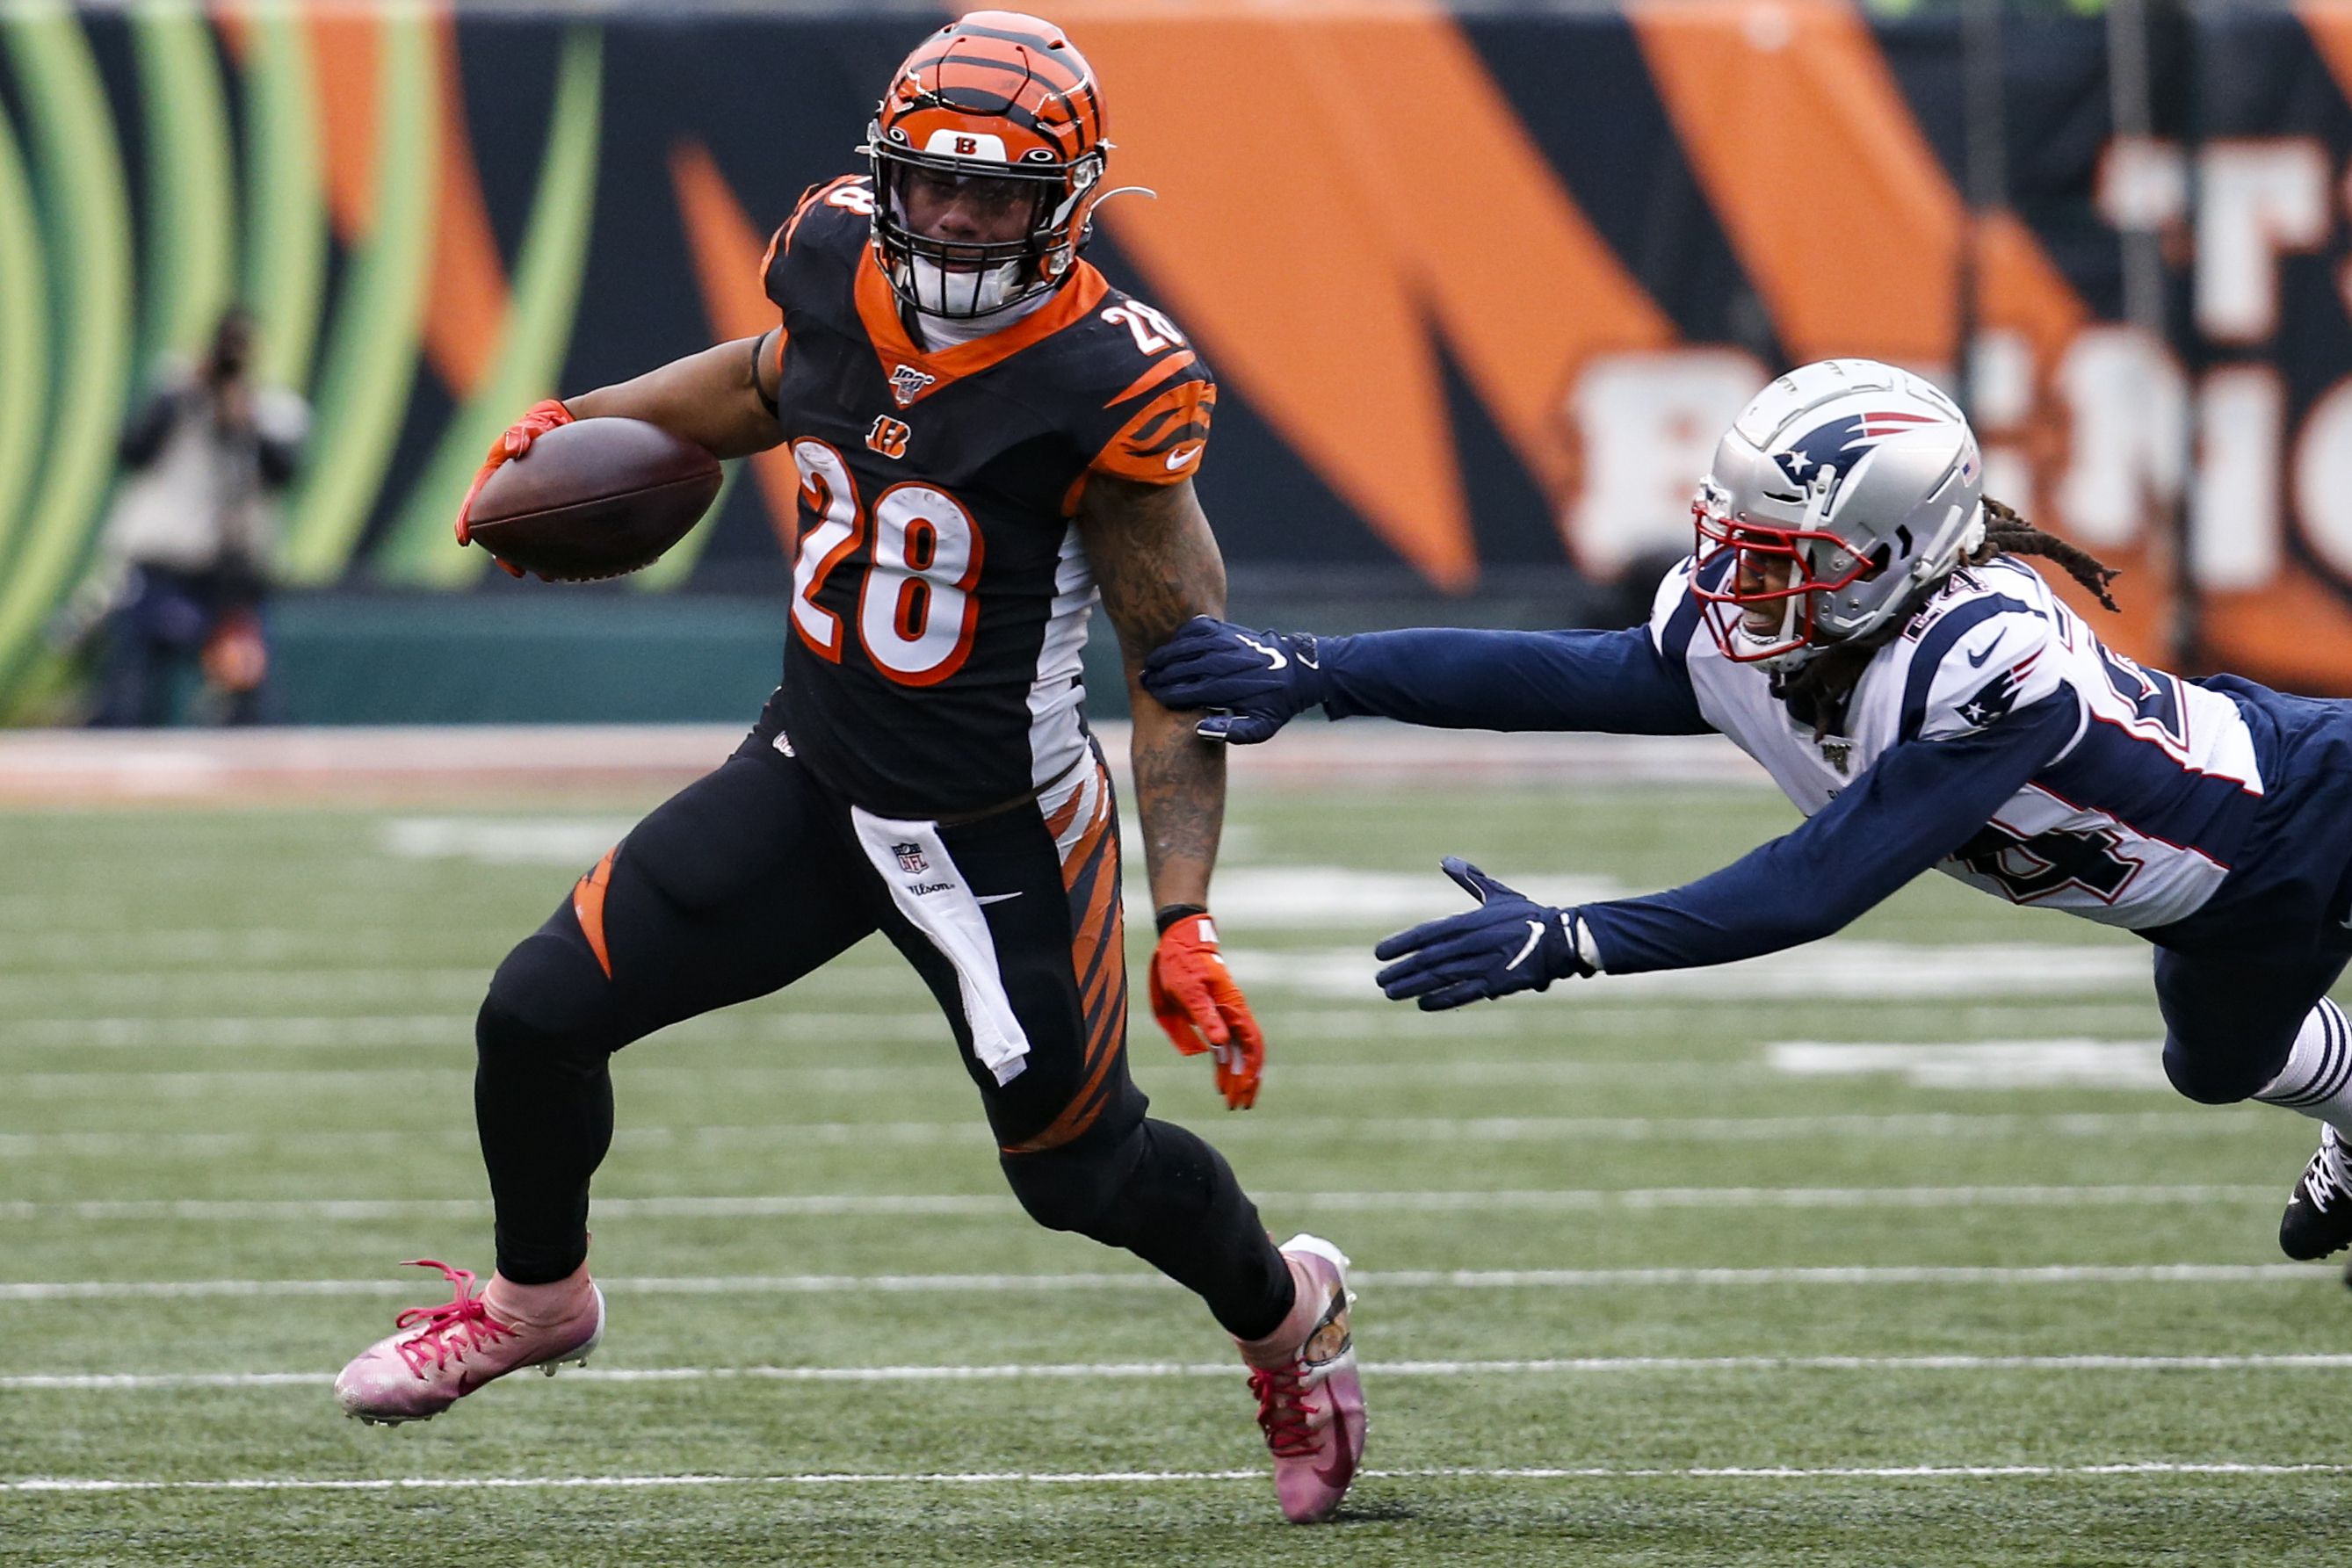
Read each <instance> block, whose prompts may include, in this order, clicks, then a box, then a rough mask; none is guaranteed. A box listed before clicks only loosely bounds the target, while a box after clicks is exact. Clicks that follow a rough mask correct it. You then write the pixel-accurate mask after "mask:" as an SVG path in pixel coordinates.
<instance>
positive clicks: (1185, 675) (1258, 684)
mask: <svg viewBox="0 0 2352 1568" xmlns="http://www.w3.org/2000/svg"><path fill="white" fill-rule="evenodd" d="M1143 689H1144V690H1145V691H1147V692H1149V693H1150V694H1151V696H1152V700H1154V701H1155V702H1157V703H1159V704H1160V706H1162V707H1165V708H1170V709H1172V710H1173V711H1175V712H1178V713H1187V712H1192V711H1195V710H1198V709H1202V708H1215V709H1220V710H1222V711H1220V712H1216V713H1213V714H1211V715H1210V716H1208V717H1206V718H1204V719H1202V720H1201V722H1200V723H1199V724H1197V725H1195V726H1193V731H1192V732H1193V733H1194V734H1195V735H1198V736H1199V737H1201V738H1202V739H1203V740H1223V741H1230V742H1232V743H1233V744H1234V745H1235V746H1255V745H1256V744H1258V743H1259V742H1260V741H1264V740H1271V739H1273V738H1274V734H1275V731H1276V730H1278V729H1280V728H1281V727H1283V726H1284V725H1285V724H1286V723H1288V722H1289V720H1290V718H1291V716H1293V715H1294V714H1297V713H1301V712H1303V711H1305V710H1306V709H1307V708H1310V707H1313V706H1315V705H1316V704H1317V703H1319V702H1321V701H1322V700H1323V698H1324V696H1325V695H1326V693H1327V689H1328V688H1327V686H1326V685H1325V682H1324V679H1323V669H1322V664H1321V663H1320V660H1319V656H1318V652H1317V649H1316V646H1315V639H1314V638H1313V637H1311V636H1309V635H1307V633H1306V632H1253V631H1250V630H1249V629H1247V628H1246V627H1242V626H1236V625H1234V623H1233V622H1230V621H1219V620H1217V619H1215V618H1214V617H1213V616H1208V615H1195V616H1193V617H1192V619H1191V620H1190V621H1187V622H1184V624H1183V625H1181V626H1180V627H1178V628H1177V629H1176V634H1175V635H1174V636H1172V637H1171V638H1169V639H1168V641H1167V642H1165V643H1161V644H1160V646H1159V647H1157V648H1155V649H1153V650H1152V651H1151V653H1150V657H1148V658H1146V659H1145V660H1144V661H1143Z"/></svg>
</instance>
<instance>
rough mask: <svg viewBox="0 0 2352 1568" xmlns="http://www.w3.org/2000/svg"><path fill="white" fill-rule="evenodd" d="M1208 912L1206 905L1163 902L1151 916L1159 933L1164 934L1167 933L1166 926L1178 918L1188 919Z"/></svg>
mask: <svg viewBox="0 0 2352 1568" xmlns="http://www.w3.org/2000/svg"><path fill="white" fill-rule="evenodd" d="M1208 913H1209V911H1208V908H1207V906H1205V905H1203V904H1161V905H1160V912H1159V913H1158V914H1157V915H1153V916H1152V917H1151V918H1152V923H1153V924H1154V925H1156V926H1157V927H1158V928H1159V935H1160V936H1167V935H1168V928H1169V927H1170V926H1171V925H1175V924H1176V923H1177V922H1178V921H1179V920H1190V919H1192V916H1194V915H1206V914H1208Z"/></svg>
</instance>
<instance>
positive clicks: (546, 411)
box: [457, 398, 572, 577]
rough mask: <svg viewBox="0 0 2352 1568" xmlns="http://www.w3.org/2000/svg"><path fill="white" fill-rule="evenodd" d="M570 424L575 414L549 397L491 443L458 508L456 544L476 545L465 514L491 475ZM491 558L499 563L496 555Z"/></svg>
mask: <svg viewBox="0 0 2352 1568" xmlns="http://www.w3.org/2000/svg"><path fill="white" fill-rule="evenodd" d="M570 423H572V411H571V410H570V409H568V408H566V407H564V406H563V404H562V402H559V401H557V400H556V399H554V398H547V399H545V400H543V401H541V402H535V403H533V404H531V406H530V413H526V414H524V415H523V416H522V418H520V420H518V421H516V422H515V423H512V424H509V425H508V426H507V428H506V430H505V432H504V434H500V435H499V438H498V439H497V440H496V441H493V442H491V443H490V455H489V456H488V457H487V458H485V459H483V461H482V465H481V467H479V468H478V469H476V470H475V472H474V483H473V485H472V486H471V487H470V488H468V489H467V492H466V498H465V499H464V500H463V501H461V502H459V503H458V506H457V542H458V543H459V544H461V545H469V544H472V543H473V542H474V530H473V528H471V527H470V526H468V525H467V521H466V515H467V513H469V512H471V511H472V510H473V509H474V497H477V496H478V495H480V494H481V493H482V486H484V485H486V484H488V483H489V478H490V476H491V475H493V474H495V473H497V472H498V470H499V465H500V464H503V463H511V462H513V461H514V460H515V459H516V458H518V457H520V456H521V455H523V454H524V453H526V452H528V451H530V444H531V443H532V442H534V441H537V440H538V439H539V438H540V437H541V436H542V435H545V434H547V433H548V432H549V431H551V430H553V429H554V428H555V427H556V426H557V425H559V424H570ZM490 559H492V560H498V558H497V557H496V556H492V557H491V558H490ZM499 568H500V569H501V570H504V571H505V572H506V574H507V575H508V576H509V577H520V576H521V575H522V568H520V567H519V566H516V565H513V564H512V563H510V562H508V561H503V560H500V561H499Z"/></svg>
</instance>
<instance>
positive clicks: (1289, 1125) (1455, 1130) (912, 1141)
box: [0, 1109, 2278, 1160]
mask: <svg viewBox="0 0 2352 1568" xmlns="http://www.w3.org/2000/svg"><path fill="white" fill-rule="evenodd" d="M2277 1122H2278V1114H2277V1113H2276V1112H2275V1111H2269V1110H2262V1111H2245V1110H2235V1109H2231V1110H2223V1109H2211V1110H2205V1111H2085V1112H2076V1113H2042V1114H2037V1113H2010V1112H1918V1113H1885V1114H1853V1115H1822V1116H1292V1117H1286V1118H1283V1119H1280V1120H1268V1121H1263V1122H1245V1121H1234V1122H1232V1123H1229V1124H1225V1125H1223V1126H1220V1127H1219V1128H1218V1129H1217V1141H1218V1142H1219V1143H1220V1144H1255V1143H1267V1142H1275V1141H1280V1142H1284V1143H1295V1142H1297V1141H1299V1140H1301V1139H1307V1138H1342V1139H1349V1140H1378V1141H1381V1142H1383V1143H1388V1144H1456V1143H1463V1144H1576V1143H1610V1144H1646V1143H1699V1144H1759V1143H1777V1142H1781V1141H1784V1140H1810V1139H1815V1138H1843V1139H1864V1138H1895V1139H1901V1140H1904V1141H1906V1142H1908V1141H1911V1140H1914V1139H1953V1140H1974V1139H1991V1140H1998V1139H2005V1138H2026V1137H2032V1138H2112V1137H2132V1138H2146V1137H2189V1138H2196V1137H2213V1136H2227V1135H2231V1134H2236V1133H2242V1132H2244V1131H2246V1130H2247V1129H2249V1128H2252V1127H2262V1126H2270V1125H2273V1124H2277ZM987 1138H988V1129H987V1128H986V1126H985V1125H983V1124H982V1123H981V1122H980V1121H979V1119H978V1118H976V1117H975V1118H969V1119H966V1120H962V1121H955V1122H775V1123H770V1124H766V1125H761V1126H718V1127H696V1126H685V1127H667V1126H655V1127H625V1128H622V1129H621V1130H620V1131H618V1132H617V1133H616V1134H614V1140H613V1141H614V1147H615V1148H621V1149H635V1150H667V1151H678V1150H688V1149H696V1148H704V1149H741V1148H758V1149H790V1148H793V1147H795V1146H801V1145H806V1146H809V1147H815V1148H845V1147H855V1146H861V1145H869V1144H887V1145H913V1146H915V1147H919V1148H931V1147H937V1146H939V1145H952V1144H955V1143H957V1142H959V1141H961V1142H968V1143H973V1144H975V1145H977V1144H979V1143H982V1142H984V1141H986V1140H987ZM476 1146H477V1145H476V1137H475V1134H474V1132H473V1130H472V1129H471V1128H442V1129H438V1130H436V1131H424V1132H410V1131H397V1130H391V1129H385V1128H368V1129H363V1130H359V1131H351V1132H330V1131H320V1132H308V1133H259V1132H233V1133H195V1132H184V1131H174V1132H136V1133H0V1160H10V1159H19V1160H29V1159H38V1160H50V1159H60V1158H64V1159H77V1158H79V1159H112V1158H120V1157H121V1156H123V1155H145V1156H149V1157H151V1158H152V1157H154V1156H157V1155H173V1154H189V1155H226V1154H237V1153H257V1152H264V1151H267V1152H268V1153H272V1154H278V1155H291V1154H305V1153H307V1154H323V1155H351V1154H357V1153H361V1152H363V1151H364V1152H371V1153H377V1152H388V1153H407V1152H412V1151H416V1150H423V1149H449V1150H453V1151H454V1150H470V1149H472V1148H474V1147H476Z"/></svg>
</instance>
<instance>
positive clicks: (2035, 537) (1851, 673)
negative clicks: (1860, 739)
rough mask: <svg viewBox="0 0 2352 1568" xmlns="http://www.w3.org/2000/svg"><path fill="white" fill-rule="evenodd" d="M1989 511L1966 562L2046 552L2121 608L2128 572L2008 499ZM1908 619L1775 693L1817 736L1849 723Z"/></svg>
mask: <svg viewBox="0 0 2352 1568" xmlns="http://www.w3.org/2000/svg"><path fill="white" fill-rule="evenodd" d="M1984 509H1985V537H1984V543H1982V544H1980V545H1979V546H1978V547H1977V548H1976V549H1973V550H1971V551H1970V552H1969V556H1968V559H1966V560H1965V561H1964V562H1963V563H1962V564H1964V565H1968V566H1982V565H1984V564H1985V563H1986V562H1988V561H1990V560H1991V559H1992V558H1993V557H1995V556H1997V555H2002V554H2008V555H2038V556H2042V557H2045V558H2047V559H2051V560H2054V561H2056V562H2057V563H2058V564H2059V565H2060V566H2063V567H2064V568H2065V569H2066V572H2067V575H2068V576H2070V577H2072V578H2073V579H2074V580H2075V581H2076V582H2079V583H2081V584H2082V585H2083V586H2084V588H2085V589H2087V590H2089V591H2091V593H2092V594H2094V595H2095V596H2096V598H2097V599H2098V601H2099V602H2100V603H2101V604H2104V605H2105V606H2106V607H2107V608H2108V609H2109V610H2119V609H2120V606H2118V605H2117V604H2116V601H2115V598H2114V596H2113V595H2112V594H2110V593H2108V591H2107V584H2109V583H2110V582H2113V581H2114V580H2116V578H2118V577H2120V576H2122V575H2123V574H2122V573H2121V572H2119V571H2117V570H2116V569H2115V568H2114V567H2111V566H2109V565H2107V564H2106V563H2105V561H2102V560H2101V559H2099V558H2098V557H2096V556H2095V555H2093V554H2092V553H2091V552H2090V551H2088V550H2086V549H2081V548H2079V547H2077V546H2074V545H2070V544H2068V543H2067V542H2066V541H2065V540H2064V539H2062V538H2059V537H2058V536H2057V535H2055V534H2047V533H2043V532H2042V530H2041V529H2040V528H2035V527H2034V526H2033V525H2032V523H2029V522H2027V521H2026V520H2025V519H2024V518H2023V517H2019V516H2018V515H2017V509H2016V508H2015V507H2011V506H2009V505H2008V504H2007V503H2005V502H2001V501H1996V500H1994V499H1993V498H1992V497H1990V496H1987V497H1985V498H1984ZM1907 619H1908V617H1907V615H1895V616H1892V617H1890V618H1889V619H1888V620H1887V621H1886V622H1885V624H1883V625H1880V626H1878V627H1876V628H1874V629H1873V630H1872V631H1870V632H1864V634H1863V635H1861V636H1859V637H1854V638H1850V639H1848V640H1847V641H1845V642H1843V643H1833V644H1832V645H1831V646H1829V647H1827V648H1824V649H1823V650H1822V652H1821V653H1818V654H1817V655H1815V656H1814V657H1813V658H1811V659H1809V660H1807V661H1806V662H1805V663H1804V664H1801V665H1800V666H1798V667H1797V668H1796V669H1795V670H1793V671H1791V672H1790V673H1789V674H1786V675H1781V676H1776V677H1775V678H1774V680H1773V683H1772V691H1773V695H1775V696H1778V697H1779V698H1780V700H1781V701H1782V702H1784V703H1786V704H1788V705H1789V712H1790V716H1793V717H1794V718H1795V719H1796V720H1797V722H1798V723H1800V724H1810V725H1811V726H1812V727H1813V738H1814V739H1815V740H1820V739H1821V738H1822V737H1824V736H1827V735H1831V734H1833V733H1835V731H1836V729H1837V727H1839V726H1840V725H1843V723H1844V722H1845V706H1846V699H1847V698H1848V697H1850V696H1852V695H1853V688H1854V683H1855V682H1857V681H1859V680H1861V679H1862V672H1863V671H1864V669H1865V668H1867V667H1868V665H1869V664H1870V661H1871V657H1872V656H1873V655H1874V654H1875V653H1877V652H1878V650H1879V649H1881V648H1883V647H1885V646H1886V644H1887V643H1891V642H1893V641H1894V640H1895V638H1896V637H1897V636H1898V635H1900V634H1901V632H1902V631H1903V626H1904V623H1905V622H1906V620H1907Z"/></svg>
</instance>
